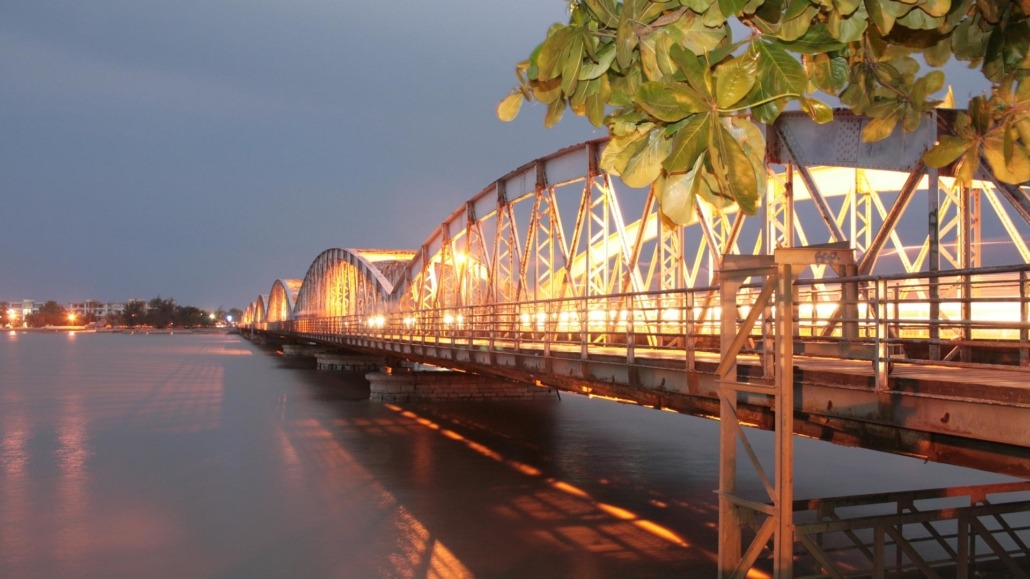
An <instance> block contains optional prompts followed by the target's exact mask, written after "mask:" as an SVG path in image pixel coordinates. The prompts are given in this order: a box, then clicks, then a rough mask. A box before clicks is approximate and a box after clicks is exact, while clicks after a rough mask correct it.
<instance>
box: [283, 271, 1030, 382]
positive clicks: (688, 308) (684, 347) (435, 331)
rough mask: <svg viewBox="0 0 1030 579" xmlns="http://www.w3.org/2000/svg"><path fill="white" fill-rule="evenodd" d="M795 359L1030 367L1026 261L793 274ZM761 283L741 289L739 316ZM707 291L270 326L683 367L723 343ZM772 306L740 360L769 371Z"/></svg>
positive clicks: (717, 307)
mask: <svg viewBox="0 0 1030 579" xmlns="http://www.w3.org/2000/svg"><path fill="white" fill-rule="evenodd" d="M795 288H796V291H797V294H798V295H797V299H796V303H797V304H798V305H797V309H796V311H795V312H794V316H795V318H796V319H795V322H796V323H795V328H796V330H795V331H796V336H795V355H796V356H799V357H805V356H815V357H834V358H845V359H859V360H869V361H870V362H871V363H872V364H873V368H874V370H878V369H879V368H880V367H881V366H882V367H889V366H890V365H892V364H894V363H898V362H904V363H912V364H937V365H959V366H973V367H998V366H1004V367H1022V368H1028V367H1030V339H1028V335H1030V266H1027V265H1020V266H1012V267H998V268H980V269H971V270H951V271H947V272H940V273H922V274H918V275H911V274H904V275H892V276H861V277H844V278H836V279H826V278H824V279H821V280H800V281H798V282H797V283H796V284H795ZM759 290H760V287H758V286H756V285H751V286H744V287H743V288H742V290H741V291H740V292H739V293H738V296H737V302H736V304H735V307H736V308H737V319H738V321H739V320H743V319H744V317H745V316H747V314H748V311H749V308H750V307H751V306H752V304H753V303H754V302H755V297H756V296H757V294H758V292H759ZM722 307H723V305H722V304H721V303H720V302H719V296H718V290H717V288H714V287H705V288H695V289H690V290H677V291H665V292H637V293H621V294H612V295H607V296H590V297H570V298H556V299H548V300H534V301H525V302H518V303H499V304H487V305H475V306H465V307H452V308H435V309H427V310H419V311H410V312H383V313H377V314H367V315H361V316H344V317H330V318H304V319H299V320H292V321H288V322H277V323H273V324H269V328H268V329H269V330H272V331H281V332H286V333H295V334H302V335H307V336H310V337H312V338H318V339H324V340H328V341H338V339H340V338H347V337H355V338H358V337H361V338H375V339H379V340H389V341H399V342H407V343H419V344H436V345H448V346H452V347H458V348H476V349H482V348H488V349H496V350H514V351H520V350H533V351H537V352H539V351H543V352H544V353H545V354H550V353H556V352H562V353H563V354H564V355H568V354H575V353H577V352H578V353H579V354H580V355H581V356H583V357H584V358H586V357H588V356H603V355H612V356H619V357H621V356H625V357H626V358H627V359H628V360H629V361H631V362H632V361H633V360H634V359H635V358H636V357H638V356H649V357H659V358H676V359H682V360H684V362H685V365H686V369H687V370H688V371H693V370H696V363H697V361H698V360H699V359H700V358H701V357H703V356H704V355H706V354H710V355H713V356H714V355H717V354H718V351H719V332H720V326H719V320H720V319H721V313H722ZM775 316H776V312H775V308H774V307H771V308H769V311H768V312H765V316H764V322H763V323H760V324H756V326H755V327H756V330H755V331H754V332H753V335H752V336H751V339H750V341H749V343H748V344H747V345H746V346H745V348H744V349H743V350H742V354H743V355H745V356H749V355H750V356H756V357H757V358H758V360H759V361H760V362H761V363H762V364H763V366H764V367H765V372H766V375H767V376H771V375H772V367H771V366H772V359H771V355H772V348H771V343H772V342H771V340H772V336H771V329H772V326H773V324H772V322H773V320H774V319H775Z"/></svg>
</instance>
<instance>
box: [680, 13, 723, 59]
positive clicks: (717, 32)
mask: <svg viewBox="0 0 1030 579" xmlns="http://www.w3.org/2000/svg"><path fill="white" fill-rule="evenodd" d="M672 26H673V27H675V28H676V30H677V31H679V32H680V33H682V37H681V38H680V39H679V42H678V44H681V45H682V46H683V48H686V49H687V50H689V51H690V52H691V53H693V54H704V53H706V52H711V51H713V50H715V49H716V48H717V47H718V46H719V45H720V44H722V43H723V42H726V40H727V39H728V38H729V36H730V28H729V26H726V25H725V24H722V25H716V26H706V25H705V23H704V19H703V18H701V17H699V16H698V15H697V14H694V13H693V12H687V13H686V14H684V15H683V16H680V18H679V20H677V21H676V22H674V23H673V24H672Z"/></svg>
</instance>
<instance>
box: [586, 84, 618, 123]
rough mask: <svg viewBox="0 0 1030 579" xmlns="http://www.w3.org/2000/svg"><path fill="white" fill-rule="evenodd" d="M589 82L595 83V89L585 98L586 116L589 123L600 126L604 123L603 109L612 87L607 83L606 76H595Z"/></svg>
mask: <svg viewBox="0 0 1030 579" xmlns="http://www.w3.org/2000/svg"><path fill="white" fill-rule="evenodd" d="M589 82H591V83H595V82H596V83H597V85H598V86H597V91H596V92H594V93H593V94H590V95H589V96H587V100H586V116H587V119H589V120H590V124H592V125H594V126H595V127H600V126H602V125H603V124H604V111H605V107H606V106H607V105H608V98H609V97H610V96H611V93H612V89H611V85H610V84H609V83H608V76H607V75H605V76H601V77H600V78H595V79H594V80H592V81H589Z"/></svg>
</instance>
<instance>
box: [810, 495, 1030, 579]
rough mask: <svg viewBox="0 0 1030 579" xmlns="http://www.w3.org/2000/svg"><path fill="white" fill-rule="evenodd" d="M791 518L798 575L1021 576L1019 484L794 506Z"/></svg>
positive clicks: (1029, 512) (1023, 519)
mask: <svg viewBox="0 0 1030 579" xmlns="http://www.w3.org/2000/svg"><path fill="white" fill-rule="evenodd" d="M794 514H795V523H796V525H795V530H794V533H795V538H796V540H797V541H798V543H797V545H796V546H795V551H796V556H797V566H796V568H795V573H796V575H795V576H798V577H801V576H803V577H808V578H816V577H846V576H847V577H851V576H863V577H865V576H872V577H883V576H898V577H901V576H913V575H914V574H915V573H914V572H916V571H920V572H922V573H921V575H920V576H926V577H936V576H938V574H937V572H935V571H934V570H935V569H938V570H950V573H948V574H947V576H956V577H973V576H978V575H980V574H986V575H989V576H1002V575H1001V574H1004V575H1005V576H1008V577H1024V578H1025V577H1027V576H1028V575H1027V573H1026V567H1025V565H1026V558H1027V557H1028V556H1030V483H1028V482H1025V481H1024V482H1012V483H999V484H991V485H977V486H965V487H951V488H939V489H925V490H918V491H904V492H889V493H877V494H869V495H856V496H848V497H834V498H824V499H810V500H801V501H795V503H794ZM988 565H990V566H991V567H990V569H991V571H990V572H988V570H987V569H988V568H987V566H988ZM994 573H1001V574H999V575H995V574H994Z"/></svg>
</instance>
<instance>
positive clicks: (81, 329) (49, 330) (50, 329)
mask: <svg viewBox="0 0 1030 579" xmlns="http://www.w3.org/2000/svg"><path fill="white" fill-rule="evenodd" d="M8 332H15V333H18V334H23V333H24V334H56V333H61V332H74V333H76V334H235V333H238V330H237V329H236V328H89V327H86V326H47V327H45V328H9V329H8Z"/></svg>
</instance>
